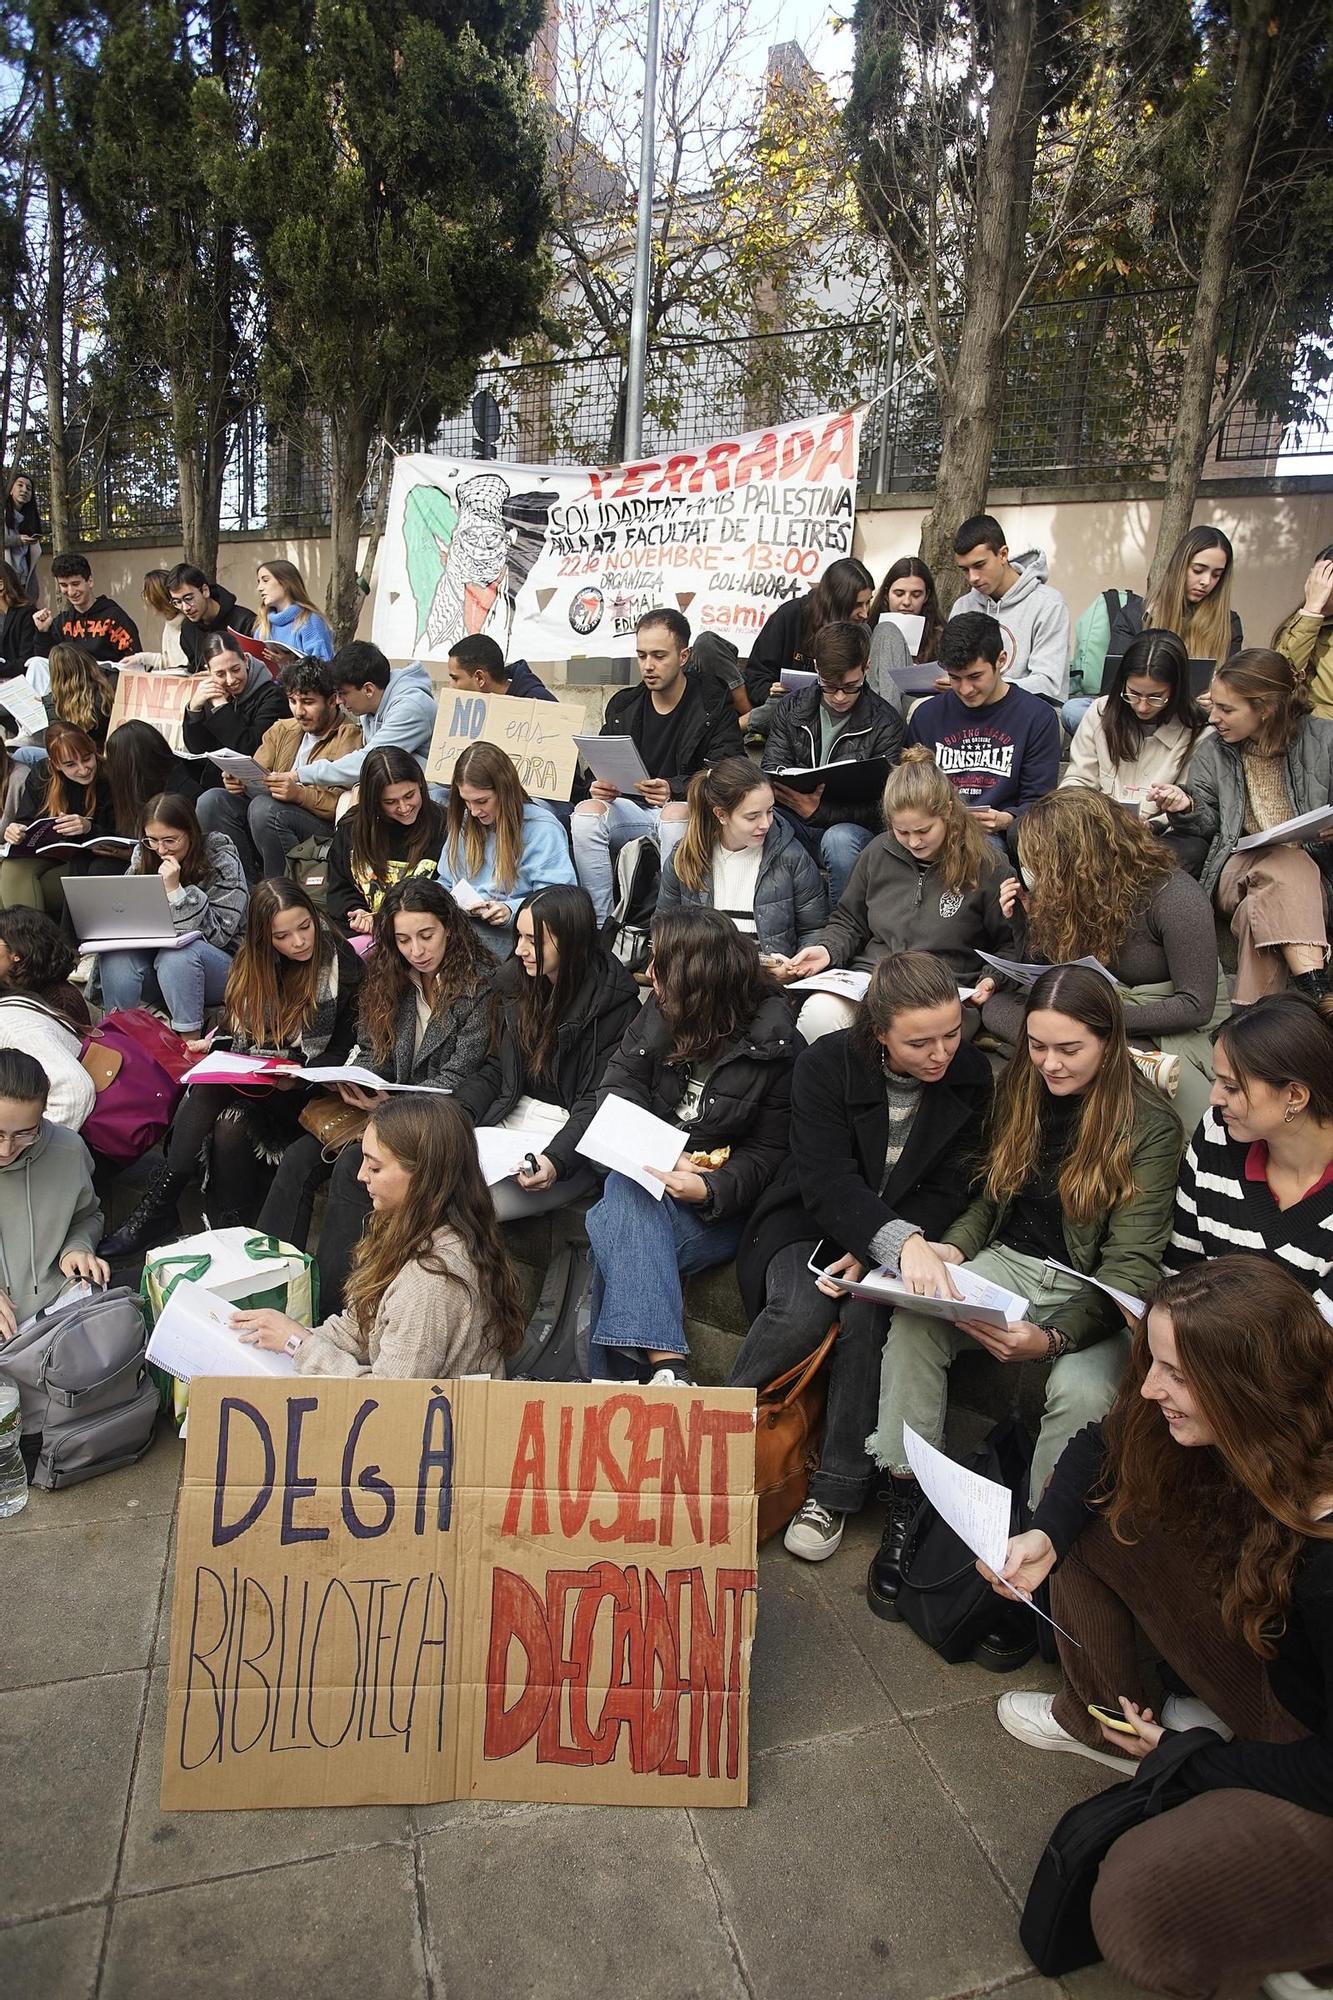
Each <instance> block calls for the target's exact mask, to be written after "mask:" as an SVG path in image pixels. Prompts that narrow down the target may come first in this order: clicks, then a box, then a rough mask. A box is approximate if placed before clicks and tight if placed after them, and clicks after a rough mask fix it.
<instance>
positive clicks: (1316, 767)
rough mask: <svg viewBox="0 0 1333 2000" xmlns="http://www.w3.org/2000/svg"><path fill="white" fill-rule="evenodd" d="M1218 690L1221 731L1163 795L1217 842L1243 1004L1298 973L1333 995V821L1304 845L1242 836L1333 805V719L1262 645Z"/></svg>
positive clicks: (1235, 664)
mask: <svg viewBox="0 0 1333 2000" xmlns="http://www.w3.org/2000/svg"><path fill="white" fill-rule="evenodd" d="M1208 700H1209V703H1210V706H1211V710H1212V723H1213V733H1212V734H1211V735H1209V736H1205V737H1204V739H1203V741H1202V742H1201V743H1200V745H1199V747H1198V749H1197V750H1196V751H1195V753H1194V756H1193V759H1192V760H1191V763H1190V767H1189V771H1188V772H1187V774H1186V777H1185V780H1184V783H1183V784H1180V785H1155V786H1154V787H1153V790H1152V793H1151V797H1152V799H1153V802H1154V803H1155V804H1156V805H1159V806H1160V807H1161V808H1162V810H1163V811H1164V812H1166V813H1168V814H1169V815H1170V819H1171V825H1172V827H1173V828H1175V829H1176V830H1178V831H1179V832H1182V833H1192V834H1198V835H1200V836H1201V837H1202V838H1203V839H1205V840H1206V841H1207V842H1208V853H1207V856H1206V857H1205V860H1204V863H1203V868H1202V871H1201V875H1200V879H1201V881H1202V883H1203V886H1204V888H1205V889H1206V890H1207V891H1208V892H1209V894H1210V895H1213V896H1215V898H1216V901H1217V907H1218V909H1219V910H1220V911H1221V912H1222V915H1223V916H1224V917H1229V918H1230V919H1231V929H1232V932H1233V934H1234V936H1235V938H1236V940H1237V942H1238V944H1239V946H1240V956H1239V966H1238V970H1237V974H1236V991H1235V998H1236V1000H1237V1002H1238V1003H1239V1004H1240V1005H1242V1006H1244V1005H1246V1004H1247V1003H1248V1002H1249V1001H1251V1000H1257V999H1258V998H1259V996H1260V995H1261V994H1263V993H1276V992H1280V991H1281V990H1282V988H1283V987H1284V986H1285V985H1286V984H1287V982H1288V980H1289V979H1290V981H1291V984H1292V985H1293V986H1295V987H1297V988H1298V989H1299V990H1300V991H1301V992H1302V993H1305V994H1306V995H1307V996H1308V997H1309V998H1310V999H1312V1000H1317V1001H1319V1002H1320V1003H1323V1002H1324V1001H1330V1000H1333V980H1331V979H1330V976H1329V971H1328V949H1329V935H1328V916H1327V910H1328V882H1329V878H1330V875H1333V846H1330V844H1329V843H1330V841H1331V840H1333V828H1330V829H1328V830H1327V831H1325V832H1324V833H1322V834H1318V835H1315V836H1313V837H1312V838H1310V839H1309V840H1307V841H1306V842H1304V843H1302V844H1300V845H1296V844H1288V843H1285V842H1284V843H1282V844H1270V845H1268V846H1259V847H1245V848H1241V847H1240V846H1239V843H1240V842H1241V841H1242V840H1243V839H1247V838H1248V837H1249V836H1251V835H1253V834H1256V833H1260V834H1262V833H1267V832H1270V831H1271V830H1272V829H1273V828H1274V827H1277V826H1281V825H1283V824H1284V823H1285V822H1286V821H1288V820H1291V819H1295V818H1298V817H1299V816H1300V815H1302V814H1304V813H1308V812H1314V811H1317V810H1320V809H1323V808H1325V807H1327V806H1328V805H1330V804H1333V722H1330V721H1325V720H1324V718H1323V717H1321V716H1314V715H1312V714H1311V713H1310V710H1311V708H1312V706H1313V704H1312V701H1311V698H1310V689H1309V686H1308V684H1307V682H1306V679H1305V676H1304V674H1303V673H1302V672H1301V671H1300V669H1299V668H1296V667H1293V666H1292V664H1291V662H1290V660H1286V659H1284V658H1283V657H1282V655H1281V654H1280V653H1272V652H1268V651H1266V650H1265V649H1264V648H1263V647H1259V646H1255V647H1251V648H1250V649H1249V650H1248V651H1246V652H1244V653H1238V654H1237V655H1236V657H1235V659H1234V660H1229V661H1228V662H1227V664H1226V665H1225V666H1223V667H1219V668H1218V670H1217V672H1216V673H1215V674H1214V676H1213V681H1212V686H1211V687H1210V688H1209V690H1208Z"/></svg>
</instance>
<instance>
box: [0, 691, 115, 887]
mask: <svg viewBox="0 0 1333 2000" xmlns="http://www.w3.org/2000/svg"><path fill="white" fill-rule="evenodd" d="M34 820H50V821H51V822H53V824H52V825H51V826H50V828H49V833H50V835H51V838H52V839H53V840H55V839H65V840H92V839H95V838H96V837H97V835H98V834H111V833H114V832H115V824H114V814H113V811H112V805H111V792H110V788H109V786H108V784H107V781H106V773H105V771H104V770H103V768H102V759H101V757H100V756H99V755H98V750H97V745H96V744H95V743H94V742H93V739H92V737H91V736H89V735H87V734H86V732H85V731H84V730H82V729H74V728H69V727H66V725H65V724H64V723H58V724H56V725H55V726H54V727H53V728H51V729H50V730H48V731H47V737H46V762H45V763H43V764H34V765H33V767H32V770H31V771H30V772H29V774H28V779H27V782H26V784H25V785H24V787H23V792H22V795H21V796H20V798H19V802H18V808H17V812H16V816H15V818H14V820H13V821H12V822H11V823H10V825H8V826H7V827H6V828H5V840H6V841H7V842H8V843H9V845H10V846H11V847H12V846H14V845H15V844H16V843H17V842H19V841H21V840H22V839H23V837H24V835H25V834H26V833H27V831H28V828H29V827H30V826H31V825H32V823H33V821H34ZM128 859H129V849H128V848H125V849H123V850H122V853H121V858H120V859H119V860H118V861H116V862H114V863H108V867H109V868H110V869H111V871H112V872H114V873H116V874H120V873H122V872H123V870H124V867H125V864H126V862H127V861H128ZM92 860H93V857H92V855H91V853H89V854H87V855H86V856H71V855H68V854H62V855H61V856H60V857H59V858H58V859H51V860H45V861H44V860H42V859H40V858H39V857H32V858H20V859H18V860H9V859H6V860H4V861H0V907H3V908H4V909H7V910H12V909H20V908H22V909H27V910H44V911H45V912H46V913H47V915H48V916H52V917H55V918H57V919H59V918H60V917H62V916H63V915H64V913H65V892H64V889H63V888H62V886H61V884H62V883H63V882H64V879H65V877H66V875H69V874H84V873H87V872H88V870H89V869H90V868H91V865H92Z"/></svg>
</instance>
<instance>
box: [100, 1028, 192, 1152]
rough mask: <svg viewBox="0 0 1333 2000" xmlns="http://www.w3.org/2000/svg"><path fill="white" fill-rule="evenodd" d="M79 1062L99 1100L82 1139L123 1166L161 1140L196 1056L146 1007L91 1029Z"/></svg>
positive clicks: (182, 1038)
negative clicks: (181, 1079)
mask: <svg viewBox="0 0 1333 2000" xmlns="http://www.w3.org/2000/svg"><path fill="white" fill-rule="evenodd" d="M80 1060H81V1061H82V1063H83V1067H84V1068H85V1069H86V1070H87V1072H88V1074H89V1076H90V1077H91V1078H92V1080H93V1088H94V1089H95V1090H96V1092H97V1102H96V1103H95V1104H94V1105H93V1108H92V1110H91V1111H90V1112H89V1113H88V1116H87V1117H86V1118H85V1119H84V1121H83V1124H82V1125H81V1127H80V1128H79V1136H80V1137H81V1138H82V1140H83V1142H84V1144H85V1145H86V1146H87V1147H88V1148H89V1150H90V1151H91V1152H93V1153H96V1154H99V1155H100V1156H101V1158H103V1159H105V1160H109V1161H110V1162H111V1163H112V1164H113V1165H114V1166H121V1167H124V1166H129V1165H130V1164H131V1162H132V1161H134V1160H140V1159H142V1158H143V1156H144V1154H145V1153H147V1152H149V1151H150V1150H151V1148H152V1147H154V1146H156V1145H157V1143H158V1141H159V1140H160V1139H161V1138H162V1135H163V1134H164V1133H165V1131H166V1129H167V1127H168V1125H170V1123H171V1120H172V1115H173V1113H174V1112H175V1109H176V1106H177V1104H179V1102H180V1099H181V1093H182V1085H181V1082H180V1078H181V1076H182V1075H183V1074H184V1072H185V1070H187V1069H189V1068H191V1067H192V1065H193V1064H194V1062H195V1061H196V1060H197V1058H196V1057H195V1056H194V1055H193V1053H192V1052H191V1051H190V1049H189V1048H188V1047H187V1046H186V1043H185V1039H184V1037H183V1036H182V1035H178V1034H176V1032H175V1031H174V1029H172V1028H169V1027H168V1026H167V1025H166V1023H165V1022H164V1021H159V1020H158V1018H157V1016H156V1015H155V1014H150V1013H149V1012H148V1009H147V1008H146V1007H131V1008H127V1009H126V1010H125V1011H124V1012H123V1013H118V1014H108V1015H106V1016H105V1018H104V1019H102V1020H101V1021H99V1022H98V1024H97V1026H96V1027H95V1028H93V1029H90V1031H89V1033H88V1034H87V1035H86V1036H85V1037H84V1043H83V1053H82V1056H81V1058H80Z"/></svg>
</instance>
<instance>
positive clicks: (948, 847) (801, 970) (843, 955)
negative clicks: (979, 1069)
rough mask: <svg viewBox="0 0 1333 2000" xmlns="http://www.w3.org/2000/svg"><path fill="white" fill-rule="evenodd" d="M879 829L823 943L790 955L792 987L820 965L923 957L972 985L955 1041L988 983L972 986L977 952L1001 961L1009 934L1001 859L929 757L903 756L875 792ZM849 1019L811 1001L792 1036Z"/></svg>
mask: <svg viewBox="0 0 1333 2000" xmlns="http://www.w3.org/2000/svg"><path fill="white" fill-rule="evenodd" d="M884 823H885V825H886V827H887V828H888V831H887V832H886V833H881V834H879V835H877V836H876V838H875V839H874V840H872V841H871V843H870V845H869V847H867V848H865V849H864V850H863V852H862V853H861V854H860V855H858V857H857V861H856V865H855V867H854V868H853V869H852V872H851V875H850V877H849V878H848V882H847V887H846V888H845V889H844V890H843V892H842V898H841V900H840V901H839V903H838V905H837V907H836V909H834V911H833V912H832V914H831V916H830V917H829V920H828V923H827V925H826V926H825V928H824V931H823V934H822V935H821V936H820V938H819V939H818V940H817V941H816V942H815V943H814V944H812V945H808V946H807V947H806V949H805V950H804V951H802V952H798V954H797V956H796V960H795V964H794V967H793V971H794V973H795V976H796V977H797V978H798V979H807V978H809V977H810V975H811V974H812V973H820V972H824V971H827V969H828V968H829V967H830V966H851V967H852V968H853V969H855V970H869V969H870V968H871V967H872V966H874V965H876V964H877V963H878V962H879V960H880V959H881V958H883V957H885V956H886V955H887V954H889V953H891V952H898V951H911V952H918V951H927V952H930V953H932V954H933V955H934V956H935V957H936V958H938V959H940V960H942V962H943V963H944V964H945V965H947V966H948V967H949V969H950V970H951V972H952V973H953V976H954V978H955V980H957V981H958V983H959V984H960V985H968V986H974V987H975V989H976V990H975V992H974V993H973V996H972V1005H971V1006H970V1007H966V1008H964V1010H963V1032H964V1034H965V1035H966V1036H967V1037H968V1038H969V1039H970V1038H971V1037H972V1036H973V1035H974V1034H975V1033H976V1031H977V1025H978V1021H979V1016H978V1014H977V1011H976V1009H977V1007H979V1006H980V1004H981V1003H980V1000H978V999H977V994H978V993H979V994H981V996H982V998H984V997H985V995H986V993H987V992H989V991H990V990H991V988H992V986H993V983H994V982H993V981H991V980H989V978H987V979H983V980H982V981H981V982H980V984H977V973H978V970H979V961H978V959H977V955H976V954H977V947H978V946H984V947H985V949H986V950H988V951H991V952H994V953H996V954H998V955H999V956H1000V957H1005V956H1006V955H1008V954H1009V953H1010V952H1011V951H1012V949H1013V942H1014V937H1013V931H1012V929H1011V928H1010V922H1009V917H1008V915H1007V914H1006V912H1005V910H1004V908H1003V906H1002V903H1001V900H1000V899H1001V894H1002V889H1003V887H1004V886H1005V884H1006V879H1007V877H1008V876H1009V863H1008V862H1007V861H1004V860H1001V858H1000V856H999V855H998V854H997V853H996V851H995V848H994V846H993V845H992V843H991V842H990V841H988V840H987V839H986V836H985V834H984V833H983V832H982V831H981V828H980V827H979V826H978V824H977V822H976V819H975V817H974V815H973V814H972V813H970V812H968V810H967V808H966V806H965V805H964V804H963V802H962V800H961V798H960V797H959V795H958V792H957V790H956V789H955V787H954V786H953V785H951V784H950V782H949V780H948V779H947V778H946V777H945V775H944V773H943V772H942V771H941V770H940V769H939V767H938V766H937V765H936V763H935V760H934V758H933V757H932V756H931V754H930V752H929V751H928V750H926V749H924V748H923V747H922V746H920V745H919V744H913V745H912V746H911V748H910V749H908V750H906V751H904V753H903V759H902V762H901V763H900V764H899V765H898V766H897V768H896V769H895V770H892V771H890V773H889V781H888V783H887V784H886V785H885V787H884ZM856 1014H857V1010H856V1008H855V1007H854V1006H853V1005H852V1003H851V1002H850V1001H848V1000H844V999H842V998H841V997H840V996H839V995H837V994H835V993H812V994H811V995H810V997H809V999H808V1000H807V1001H806V1002H805V1005H804V1006H803V1007H802V1009H801V1012H800V1016H799V1018H798V1020H797V1023H796V1025H797V1028H798V1029H799V1031H800V1033H801V1035H802V1037H803V1038H804V1039H805V1040H806V1041H807V1042H814V1041H817V1040H818V1039H819V1037H820V1036H821V1035H828V1034H832V1033H833V1032H834V1031H835V1030H837V1029H840V1028H849V1027H850V1026H851V1025H852V1023H853V1021H854V1020H855V1019H856Z"/></svg>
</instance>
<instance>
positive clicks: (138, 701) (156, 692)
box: [107, 673, 198, 750]
mask: <svg viewBox="0 0 1333 2000" xmlns="http://www.w3.org/2000/svg"><path fill="white" fill-rule="evenodd" d="M197 685H198V677H197V676H196V675H192V674H139V673H128V674H126V673H120V674H117V675H116V698H115V701H114V702H113V703H112V705H111V721H110V724H109V725H108V728H107V735H108V736H109V735H110V734H111V732H112V730H114V729H119V728H120V725H121V723H122V722H129V721H131V720H132V719H135V718H137V719H138V720H140V721H143V722H151V723H152V725H153V727H154V729H160V730H161V731H162V734H163V735H164V736H165V737H166V739H167V741H168V743H169V744H170V745H171V747H172V749H173V750H183V749H184V748H185V731H184V717H185V710H186V706H187V704H188V702H189V699H190V696H191V695H192V694H193V692H194V690H195V687H196V686H197Z"/></svg>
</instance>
